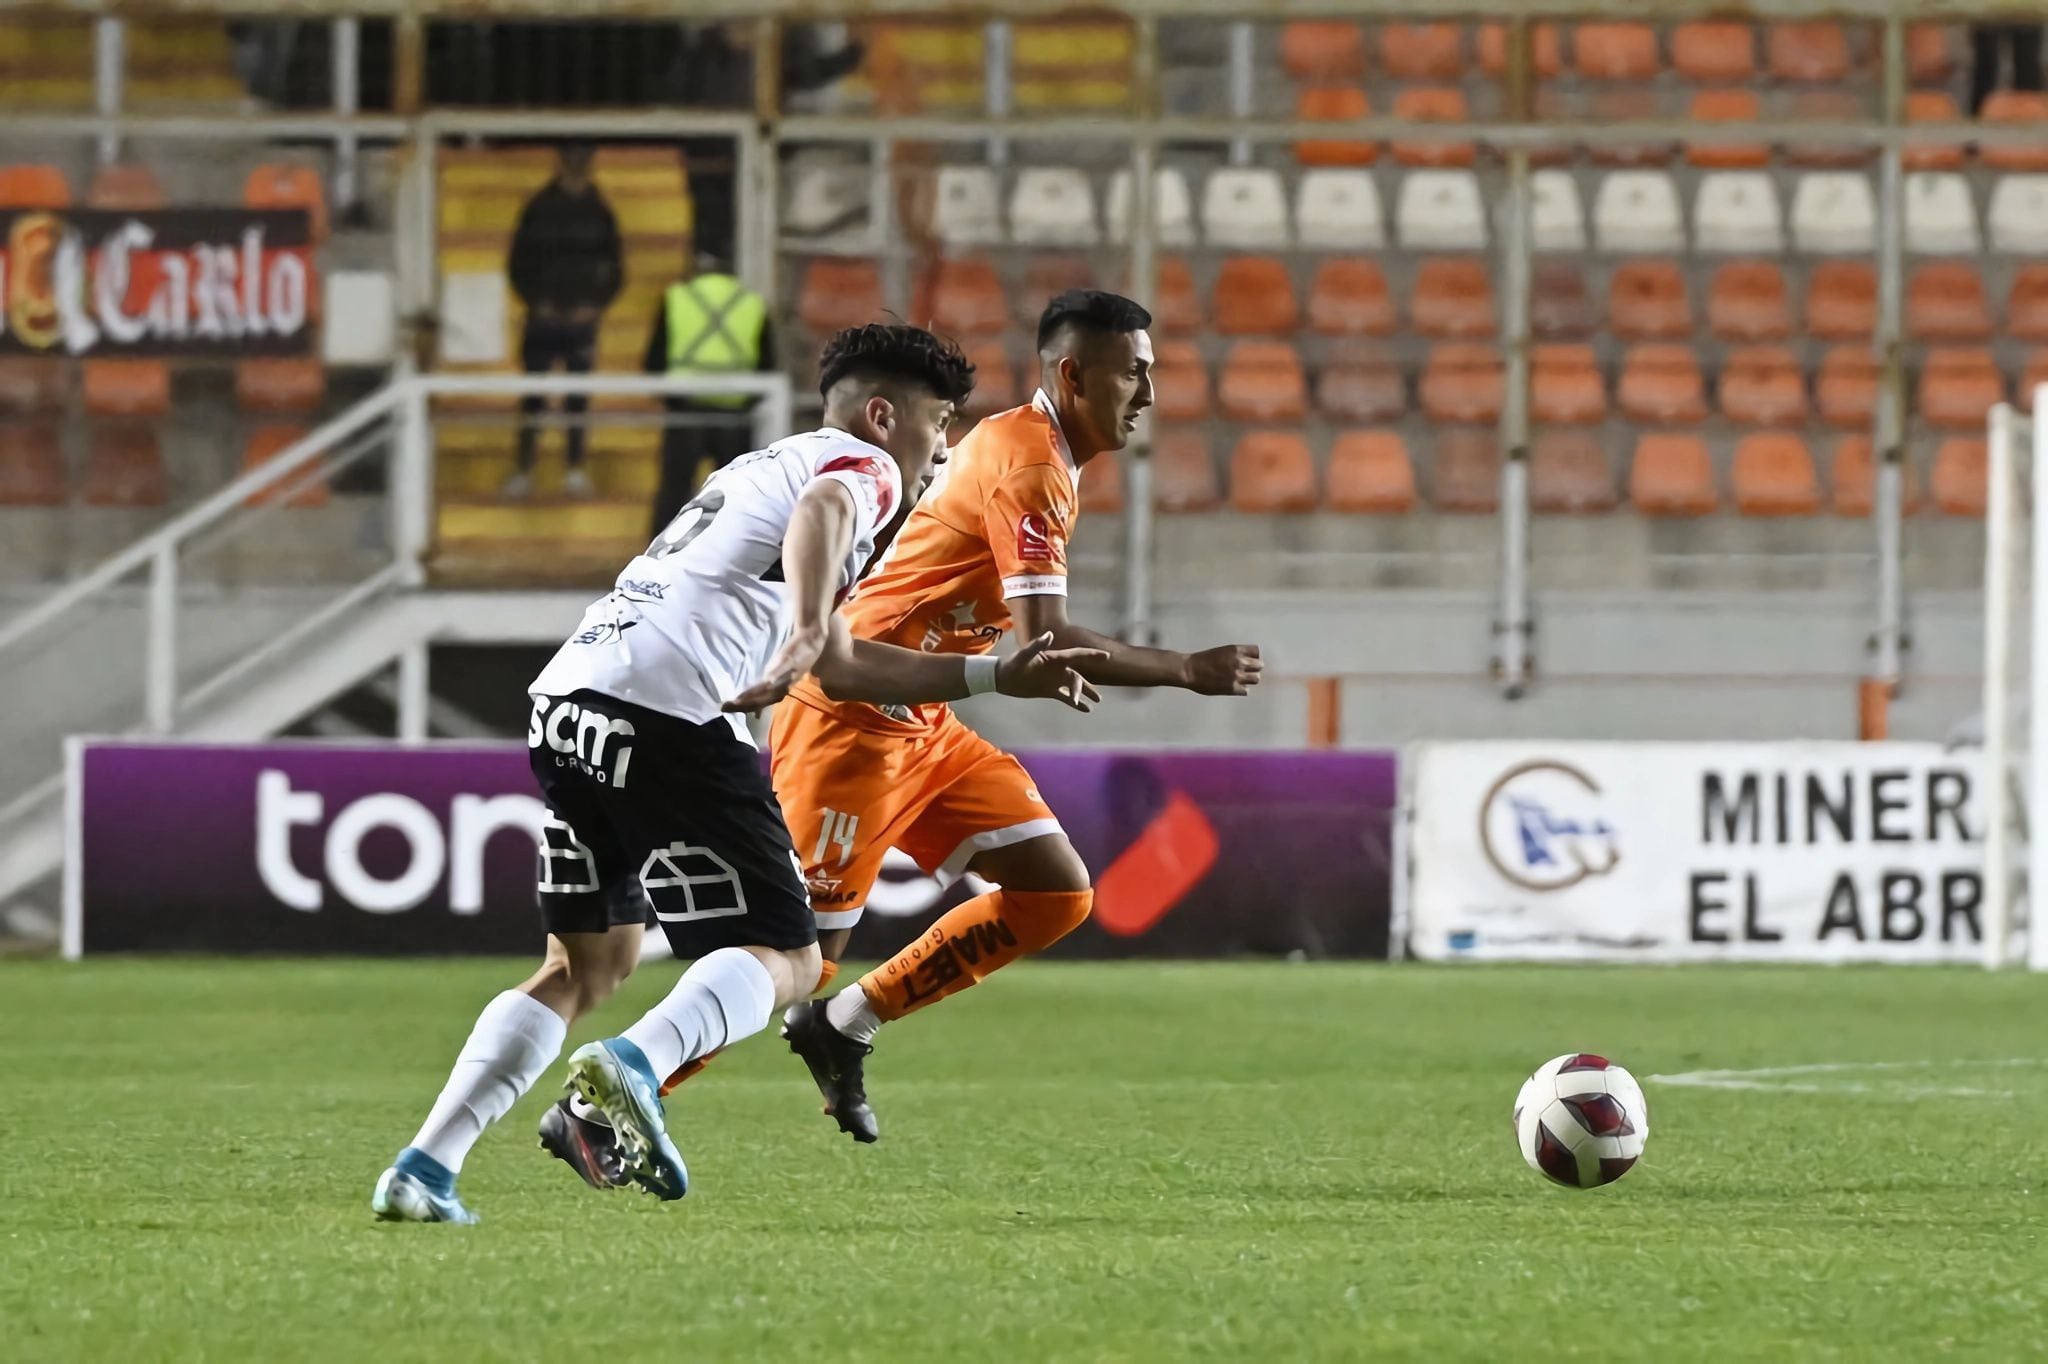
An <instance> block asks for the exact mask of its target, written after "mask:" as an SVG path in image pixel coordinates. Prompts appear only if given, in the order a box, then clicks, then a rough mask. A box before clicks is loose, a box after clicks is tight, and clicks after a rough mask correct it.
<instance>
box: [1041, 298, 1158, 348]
mask: <svg viewBox="0 0 2048 1364" xmlns="http://www.w3.org/2000/svg"><path fill="white" fill-rule="evenodd" d="M1151 325H1152V314H1151V313H1150V312H1148V311H1146V309H1145V305H1144V304H1142V303H1140V302H1138V301H1137V300H1136V299H1132V298H1125V297H1124V296H1123V295H1122V294H1113V293H1111V292H1109V290H1107V289H1069V290H1067V291H1066V292H1065V293H1063V294H1061V295H1060V296H1059V297H1058V298H1055V299H1054V300H1053V301H1052V302H1050V303H1048V304H1046V305H1045V311H1044V312H1042V313H1040V314H1039V315H1038V349H1039V350H1040V351H1041V352H1043V351H1045V350H1046V349H1047V348H1048V347H1049V346H1051V345H1052V343H1053V341H1054V340H1055V339H1056V338H1057V337H1058V336H1059V334H1060V333H1061V332H1063V331H1066V330H1067V329H1068V328H1070V327H1071V328H1074V329H1076V330H1078V331H1089V332H1095V333H1097V334H1105V333H1110V332H1137V331H1143V330H1145V328H1147V327H1149V326H1151Z"/></svg>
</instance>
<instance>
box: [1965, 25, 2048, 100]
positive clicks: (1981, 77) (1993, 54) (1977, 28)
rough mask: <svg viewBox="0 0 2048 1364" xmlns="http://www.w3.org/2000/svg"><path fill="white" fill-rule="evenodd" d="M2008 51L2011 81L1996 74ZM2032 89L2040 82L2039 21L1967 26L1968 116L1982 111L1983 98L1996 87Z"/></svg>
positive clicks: (2038, 86) (2038, 87) (2037, 87)
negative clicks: (2006, 81) (1968, 44)
mask: <svg viewBox="0 0 2048 1364" xmlns="http://www.w3.org/2000/svg"><path fill="white" fill-rule="evenodd" d="M2008 49H2010V50H2011V52H2012V81H2011V83H2010V84H2004V83H2003V82H2001V81H2000V80H1999V79H1998V77H1999V68H2000V66H2002V65H2003V60H2002V59H2003V58H2004V56H2005V53H2006V51H2007V50H2008ZM2001 86H2003V88H2005V89H2008V90H2034V91H2038V90H2040V89H2042V88H2043V86H2042V83H2041V26H2040V25H2039V24H1972V25H1971V26H1970V117H1972V118H1975V117H1976V116H1977V115H1978V114H1980V113H1982V112H1983V109H1984V101H1985V100H1987V99H1989V98H1990V97H1991V92H1992V91H1994V90H1997V89H1999V88H2001Z"/></svg>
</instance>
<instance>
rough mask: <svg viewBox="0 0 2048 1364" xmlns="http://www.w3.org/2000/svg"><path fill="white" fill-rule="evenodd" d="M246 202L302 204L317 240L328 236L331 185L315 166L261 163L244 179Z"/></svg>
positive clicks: (285, 205) (257, 205)
mask: <svg viewBox="0 0 2048 1364" xmlns="http://www.w3.org/2000/svg"><path fill="white" fill-rule="evenodd" d="M242 202H243V204H245V205H246V206H248V207H249V208H282V209H291V208H302V209H304V210H306V223H307V227H308V230H310V231H311V233H312V234H313V240H314V241H315V242H323V241H326V240H327V186H326V185H325V184H324V183H322V182H321V179H320V172H318V171H316V170H314V169H313V168H312V167H311V166H294V165H291V164H289V163H286V162H273V163H271V164H269V165H263V166H258V167H257V168H256V169H255V170H252V171H250V172H249V178H248V179H247V180H244V181H243V182H242Z"/></svg>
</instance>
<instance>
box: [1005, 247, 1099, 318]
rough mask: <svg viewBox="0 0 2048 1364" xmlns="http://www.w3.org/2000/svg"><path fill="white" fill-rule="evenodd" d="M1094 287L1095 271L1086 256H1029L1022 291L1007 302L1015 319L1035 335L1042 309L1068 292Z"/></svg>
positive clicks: (1025, 266)
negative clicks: (1009, 303)
mask: <svg viewBox="0 0 2048 1364" xmlns="http://www.w3.org/2000/svg"><path fill="white" fill-rule="evenodd" d="M1094 287H1095V267H1094V266H1092V265H1090V264H1089V263H1088V258H1087V257H1086V256H1033V257H1031V258H1030V259H1029V260H1028V261H1027V262H1025V265H1024V288H1023V291H1022V292H1021V293H1018V294H1017V295H1015V296H1014V297H1013V298H1012V299H1011V300H1010V302H1011V304H1012V305H1013V311H1014V312H1015V314H1016V319H1017V321H1018V322H1019V323H1021V324H1022V325H1023V326H1024V327H1025V328H1027V329H1029V330H1031V331H1034V332H1035V331H1036V330H1037V327H1038V318H1039V314H1041V313H1043V312H1044V311H1045V305H1046V304H1047V303H1049V302H1051V301H1052V300H1053V299H1055V298H1057V297H1059V296H1060V295H1061V294H1063V293H1065V292H1067V290H1069V289H1092V288H1094Z"/></svg>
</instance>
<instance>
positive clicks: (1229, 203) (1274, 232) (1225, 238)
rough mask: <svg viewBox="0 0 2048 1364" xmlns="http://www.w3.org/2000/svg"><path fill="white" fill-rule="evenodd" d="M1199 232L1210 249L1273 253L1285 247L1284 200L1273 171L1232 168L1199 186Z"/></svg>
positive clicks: (1285, 207) (1285, 201) (1286, 239)
mask: <svg viewBox="0 0 2048 1364" xmlns="http://www.w3.org/2000/svg"><path fill="white" fill-rule="evenodd" d="M1202 233H1203V235H1204V236H1205V237H1207V238H1208V240H1209V244H1210V245H1211V246H1223V247H1234V248H1238V249H1248V250H1253V251H1259V250H1277V249H1279V248H1281V247H1284V246H1286V245H1287V241H1288V238H1287V199H1286V194H1285V191H1284V190H1283V189H1282V188H1281V184H1280V176H1279V174H1278V173H1277V172H1274V171H1270V170H1263V169H1260V168H1258V167H1253V166H1234V167H1230V168H1228V169H1225V170H1219V171H1216V172H1215V173H1213V174H1212V175H1210V177H1209V179H1208V181H1207V183H1205V184H1204V185H1203V186H1202Z"/></svg>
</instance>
